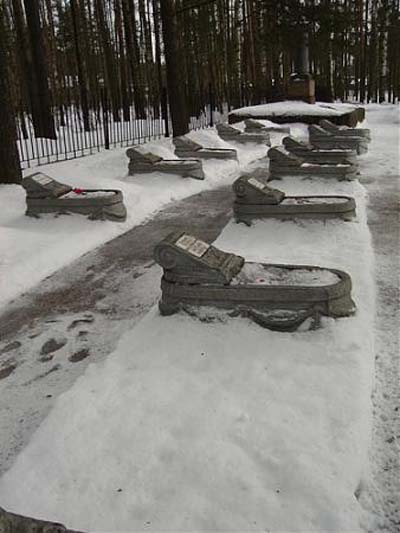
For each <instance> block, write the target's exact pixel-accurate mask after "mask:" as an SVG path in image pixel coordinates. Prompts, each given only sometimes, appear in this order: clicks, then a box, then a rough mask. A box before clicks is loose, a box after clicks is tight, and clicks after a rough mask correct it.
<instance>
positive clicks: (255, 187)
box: [232, 173, 285, 205]
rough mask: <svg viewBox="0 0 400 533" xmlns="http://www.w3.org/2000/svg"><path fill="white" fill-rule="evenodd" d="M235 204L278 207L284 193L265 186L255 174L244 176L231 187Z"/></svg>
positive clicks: (261, 179)
mask: <svg viewBox="0 0 400 533" xmlns="http://www.w3.org/2000/svg"><path fill="white" fill-rule="evenodd" d="M232 189H233V192H234V193H235V197H236V200H235V202H236V203H238V204H243V205H261V204H265V205H278V204H280V202H281V201H282V200H283V199H284V197H285V193H284V192H282V191H279V190H278V189H273V188H271V187H269V186H268V185H267V182H266V180H265V178H264V179H263V178H262V177H261V176H260V175H259V174H257V173H250V174H244V175H242V176H240V178H238V179H237V180H236V181H235V182H234V184H233V185H232Z"/></svg>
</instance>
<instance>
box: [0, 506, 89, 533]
mask: <svg viewBox="0 0 400 533" xmlns="http://www.w3.org/2000/svg"><path fill="white" fill-rule="evenodd" d="M0 532H1V533H82V532H79V531H76V530H72V529H67V528H66V527H65V526H63V525H62V524H58V523H57V522H47V521H45V520H37V519H36V518H31V517H28V516H22V515H19V514H14V513H10V512H8V511H6V510H5V509H2V508H1V507H0Z"/></svg>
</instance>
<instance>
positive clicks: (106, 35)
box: [96, 0, 120, 122]
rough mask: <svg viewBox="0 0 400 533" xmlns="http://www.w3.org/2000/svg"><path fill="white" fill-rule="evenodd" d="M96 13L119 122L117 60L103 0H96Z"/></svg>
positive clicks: (116, 118)
mask: <svg viewBox="0 0 400 533" xmlns="http://www.w3.org/2000/svg"><path fill="white" fill-rule="evenodd" d="M96 13H97V23H98V28H99V35H100V42H101V46H102V49H103V50H102V52H103V54H104V66H105V72H106V78H107V87H108V89H109V92H110V96H111V105H112V112H113V118H114V120H115V121H116V122H117V121H119V120H120V116H119V109H120V94H119V83H118V74H117V69H116V61H115V57H114V54H113V49H112V46H111V41H110V32H109V29H108V26H107V21H106V16H105V12H104V4H103V0H96Z"/></svg>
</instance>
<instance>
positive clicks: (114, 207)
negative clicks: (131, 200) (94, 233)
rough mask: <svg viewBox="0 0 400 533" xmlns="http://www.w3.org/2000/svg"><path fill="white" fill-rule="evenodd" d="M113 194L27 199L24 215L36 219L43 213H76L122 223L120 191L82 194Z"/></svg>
mask: <svg viewBox="0 0 400 533" xmlns="http://www.w3.org/2000/svg"><path fill="white" fill-rule="evenodd" d="M85 192H87V193H97V192H105V193H110V192H112V193H114V194H113V196H110V195H107V196H104V197H102V196H96V197H85V196H84V194H77V195H76V198H63V197H62V196H60V197H58V198H29V197H28V198H27V199H26V205H27V209H26V213H25V214H26V215H28V216H33V217H38V216H39V215H41V214H44V213H60V214H63V213H78V214H81V215H88V217H89V218H90V219H92V220H99V219H100V220H105V219H107V220H112V221H115V222H123V221H124V220H126V214H127V213H126V208H125V206H124V203H123V195H122V192H121V191H118V190H110V189H84V190H82V193H85Z"/></svg>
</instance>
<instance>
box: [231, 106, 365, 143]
mask: <svg viewBox="0 0 400 533" xmlns="http://www.w3.org/2000/svg"><path fill="white" fill-rule="evenodd" d="M356 107H357V106H355V105H350V104H341V103H335V104H327V103H325V102H316V103H315V104H307V103H305V102H302V101H300V100H299V101H298V100H285V101H283V102H273V103H271V104H261V105H254V106H249V107H241V108H239V109H233V110H232V111H231V112H230V114H231V115H237V116H241V115H242V116H252V117H263V116H277V115H279V116H285V117H296V116H299V115H303V114H307V115H310V116H324V117H327V118H328V117H337V116H340V115H343V114H344V113H348V112H350V111H352V110H353V109H356ZM235 126H236V124H235ZM291 134H292V135H293V132H292V130H291Z"/></svg>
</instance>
